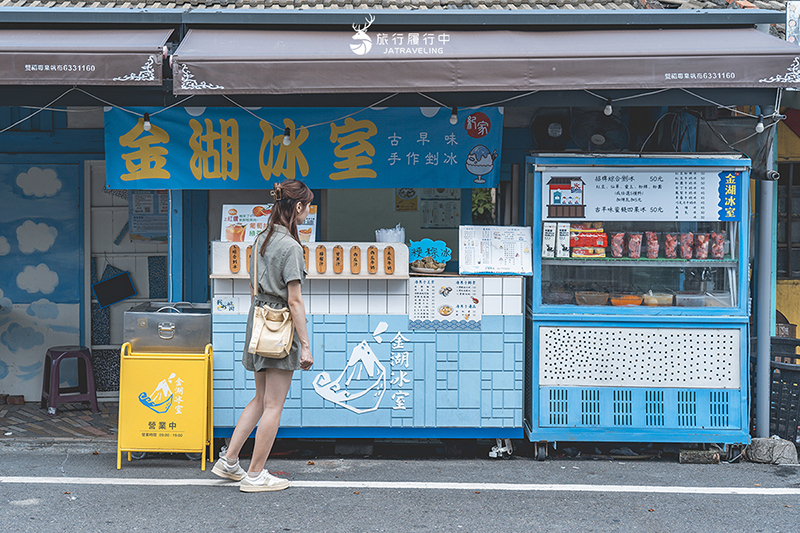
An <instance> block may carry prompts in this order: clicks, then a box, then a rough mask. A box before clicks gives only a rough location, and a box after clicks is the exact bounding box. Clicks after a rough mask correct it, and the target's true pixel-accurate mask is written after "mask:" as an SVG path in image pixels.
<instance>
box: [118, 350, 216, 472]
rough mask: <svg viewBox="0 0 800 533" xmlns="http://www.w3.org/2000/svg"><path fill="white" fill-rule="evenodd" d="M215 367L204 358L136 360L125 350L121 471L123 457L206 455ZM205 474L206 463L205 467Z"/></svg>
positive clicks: (149, 356)
mask: <svg viewBox="0 0 800 533" xmlns="http://www.w3.org/2000/svg"><path fill="white" fill-rule="evenodd" d="M210 380H211V361H210V353H209V352H208V350H207V353H206V354H205V355H203V354H197V355H194V354H149V353H148V354H144V355H143V354H137V353H131V352H130V344H129V343H126V344H125V345H124V346H123V348H122V359H121V366H120V402H119V403H120V409H119V436H118V446H117V468H120V467H121V454H122V452H125V451H127V452H131V451H152V452H158V451H161V452H198V453H199V452H205V447H206V446H207V445H208V435H209V428H210V427H212V426H211V423H210V418H209V416H210V415H209V413H210V409H211V405H210V400H209V398H210V394H209V392H210ZM202 468H203V469H205V462H203V464H202Z"/></svg>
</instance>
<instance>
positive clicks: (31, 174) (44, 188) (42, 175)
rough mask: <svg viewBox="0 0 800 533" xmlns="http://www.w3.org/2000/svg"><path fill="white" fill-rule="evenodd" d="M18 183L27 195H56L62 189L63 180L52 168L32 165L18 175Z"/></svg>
mask: <svg viewBox="0 0 800 533" xmlns="http://www.w3.org/2000/svg"><path fill="white" fill-rule="evenodd" d="M17 185H18V186H19V188H20V189H22V192H23V193H24V194H25V196H35V197H37V198H44V197H50V196H55V195H56V193H58V191H60V190H61V180H60V179H58V175H57V174H56V171H55V170H53V169H51V168H45V169H41V168H39V167H31V168H30V169H28V171H27V172H23V173H22V174H19V175H18V176H17Z"/></svg>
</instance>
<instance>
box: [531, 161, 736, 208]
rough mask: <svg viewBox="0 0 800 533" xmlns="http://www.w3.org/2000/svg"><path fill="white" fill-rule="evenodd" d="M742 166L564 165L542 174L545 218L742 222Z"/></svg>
mask: <svg viewBox="0 0 800 533" xmlns="http://www.w3.org/2000/svg"><path fill="white" fill-rule="evenodd" d="M746 185H747V183H746V182H745V181H744V178H743V172H742V170H741V169H733V168H730V169H724V170H720V169H719V168H711V167H675V168H655V167H654V168H647V169H641V168H635V169H632V168H625V167H606V168H603V167H591V168H585V167H584V168H577V167H576V168H567V167H561V168H557V169H552V170H549V169H548V170H546V171H544V172H542V195H541V197H542V218H543V219H544V220H574V219H581V220H595V219H598V220H605V221H640V220H641V221H649V220H660V221H670V220H681V221H738V220H741V218H742V216H743V214H742V210H743V209H744V206H743V205H742V198H743V196H742V187H745V186H746Z"/></svg>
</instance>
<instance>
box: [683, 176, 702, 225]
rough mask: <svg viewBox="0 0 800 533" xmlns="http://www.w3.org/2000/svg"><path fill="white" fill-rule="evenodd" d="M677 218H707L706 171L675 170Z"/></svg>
mask: <svg viewBox="0 0 800 533" xmlns="http://www.w3.org/2000/svg"><path fill="white" fill-rule="evenodd" d="M675 220H706V173H705V172H703V171H693V170H685V171H678V172H675Z"/></svg>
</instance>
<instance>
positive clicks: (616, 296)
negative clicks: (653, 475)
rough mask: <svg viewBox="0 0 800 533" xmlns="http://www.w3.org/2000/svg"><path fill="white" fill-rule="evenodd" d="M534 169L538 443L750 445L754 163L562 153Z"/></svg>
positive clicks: (536, 160) (533, 399) (534, 422)
mask: <svg viewBox="0 0 800 533" xmlns="http://www.w3.org/2000/svg"><path fill="white" fill-rule="evenodd" d="M526 170H527V174H526V179H527V190H528V191H532V196H531V198H530V199H529V202H528V208H527V210H526V217H527V221H528V223H529V224H530V225H531V226H532V229H533V236H534V242H533V248H534V257H535V261H534V276H533V279H532V281H531V284H530V286H529V288H528V296H527V298H528V307H527V308H528V314H529V325H530V327H529V332H528V335H529V343H528V346H529V357H528V368H527V378H526V379H528V380H529V387H528V396H527V398H526V401H527V408H528V416H527V417H526V431H527V432H528V435H529V438H530V440H531V441H533V442H540V441H559V440H585V441H619V442H635V441H647V442H659V441H661V442H714V443H720V444H739V443H745V442H748V441H749V435H748V430H747V418H748V416H747V408H746V407H747V366H746V361H747V347H748V346H747V345H748V343H747V342H746V339H747V326H748V312H747V310H748V302H749V298H748V287H747V272H748V270H747V269H748V261H747V250H748V242H747V241H748V221H749V199H748V196H749V174H750V161H749V160H748V159H746V158H741V157H738V156H731V155H725V156H722V155H720V156H716V155H714V154H697V155H693V154H680V156H679V157H678V156H657V157H643V156H633V155H632V156H620V155H613V156H605V157H603V156H589V155H586V156H584V155H566V154H564V155H552V156H530V157H529V158H528V160H527V169H526ZM537 251H538V252H537Z"/></svg>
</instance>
